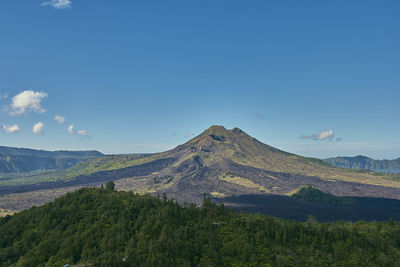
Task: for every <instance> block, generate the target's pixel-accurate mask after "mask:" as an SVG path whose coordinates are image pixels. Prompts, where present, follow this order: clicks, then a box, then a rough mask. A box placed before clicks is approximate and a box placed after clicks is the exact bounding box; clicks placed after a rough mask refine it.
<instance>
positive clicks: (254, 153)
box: [0, 126, 400, 210]
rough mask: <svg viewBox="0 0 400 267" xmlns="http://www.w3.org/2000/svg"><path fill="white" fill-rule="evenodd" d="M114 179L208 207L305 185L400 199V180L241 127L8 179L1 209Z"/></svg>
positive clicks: (1, 187)
mask: <svg viewBox="0 0 400 267" xmlns="http://www.w3.org/2000/svg"><path fill="white" fill-rule="evenodd" d="M110 180H112V181H115V184H116V189H118V190H125V191H130V190H132V191H134V192H138V193H141V194H144V193H149V194H152V195H162V194H164V193H165V194H166V195H167V196H168V197H169V198H173V199H176V200H178V201H179V202H180V203H184V202H188V203H196V204H201V202H202V199H203V196H204V194H207V195H209V196H211V197H212V198H213V199H214V200H215V201H220V202H223V203H226V204H227V205H233V206H240V205H241V203H240V201H239V202H234V201H233V200H232V199H233V198H236V200H241V198H240V196H246V195H250V196H256V195H260V196H270V195H273V196H286V195H287V194H290V193H291V192H293V191H294V190H297V189H299V188H300V187H302V186H304V185H309V186H313V187H315V188H318V189H320V190H322V191H323V192H326V193H329V194H333V195H336V196H358V197H373V198H393V199H400V178H399V176H396V175H387V174H382V173H375V172H372V171H357V170H349V169H343V168H337V167H333V166H330V165H329V164H327V163H325V162H323V161H322V160H318V159H314V158H306V157H302V156H298V155H295V154H291V153H287V152H284V151H281V150H279V149H277V148H274V147H272V146H269V145H266V144H263V143H261V142H260V141H258V140H256V139H255V138H253V137H251V136H249V135H248V134H246V133H245V132H244V131H242V130H240V129H238V128H234V129H232V130H227V129H225V128H224V127H222V126H212V127H210V128H209V129H207V130H205V131H204V132H203V133H201V134H200V135H198V136H196V137H195V138H193V139H192V140H189V141H188V142H186V143H185V144H183V145H180V146H177V147H176V148H174V149H172V150H169V151H166V152H162V153H156V154H150V155H112V156H104V157H100V158H96V159H93V160H90V161H87V162H83V163H80V164H78V165H76V166H74V167H71V168H69V169H66V170H60V171H55V172H50V173H46V174H42V175H36V176H30V177H23V178H19V177H17V178H15V179H8V180H3V181H2V180H0V208H3V209H7V210H20V209H25V208H29V207H30V206H31V205H33V204H35V205H39V204H43V203H46V202H48V201H50V200H52V199H54V198H55V197H57V196H60V195H62V194H64V193H65V192H69V191H74V190H76V189H77V188H80V187H83V186H99V185H101V184H105V183H106V182H107V181H110ZM236 200H235V201H236ZM242 204H243V203H242ZM246 205H247V204H246Z"/></svg>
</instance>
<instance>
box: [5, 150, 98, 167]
mask: <svg viewBox="0 0 400 267" xmlns="http://www.w3.org/2000/svg"><path fill="white" fill-rule="evenodd" d="M101 156H104V155H103V154H102V153H100V152H98V151H63V150H61V151H54V152H52V151H45V150H34V149H27V148H15V147H5V146H0V173H3V174H4V173H22V172H31V171H45V170H57V169H66V168H69V167H72V166H74V165H76V164H78V163H80V162H83V161H86V160H90V159H94V158H97V157H101Z"/></svg>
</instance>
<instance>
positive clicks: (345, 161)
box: [323, 155, 400, 173]
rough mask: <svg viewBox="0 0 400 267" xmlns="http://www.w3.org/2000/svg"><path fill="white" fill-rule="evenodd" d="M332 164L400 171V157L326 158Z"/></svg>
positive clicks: (374, 169)
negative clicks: (391, 158) (389, 158)
mask: <svg viewBox="0 0 400 267" xmlns="http://www.w3.org/2000/svg"><path fill="white" fill-rule="evenodd" d="M323 161H325V162H326V163H329V164H331V165H332V166H336V167H341V168H350V169H365V170H372V171H384V172H396V173H399V172H400V158H397V159H393V160H387V159H384V160H376V159H371V158H368V157H365V156H361V155H360V156H356V157H336V158H327V159H324V160H323Z"/></svg>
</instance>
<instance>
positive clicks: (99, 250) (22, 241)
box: [0, 184, 400, 267]
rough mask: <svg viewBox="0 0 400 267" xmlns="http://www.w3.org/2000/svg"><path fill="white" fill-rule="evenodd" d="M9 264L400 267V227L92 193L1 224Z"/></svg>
mask: <svg viewBox="0 0 400 267" xmlns="http://www.w3.org/2000/svg"><path fill="white" fill-rule="evenodd" d="M0 233H1V235H0V266H24V267H25V266H64V265H66V264H70V266H74V265H77V264H80V265H79V266H400V262H399V259H400V222H395V221H393V220H391V221H388V222H369V223H367V222H362V221H360V222H357V223H347V222H343V221H340V222H335V223H319V222H317V221H315V220H313V219H312V218H310V220H308V221H307V222H297V221H287V220H282V219H277V218H274V217H269V216H265V215H261V214H249V213H237V212H235V211H234V210H231V209H227V208H225V207H224V206H223V205H217V204H215V203H213V202H212V201H211V200H210V199H209V198H208V197H206V196H205V197H204V202H203V205H202V207H196V206H195V205H194V204H184V205H179V204H178V203H177V202H176V201H174V200H171V199H167V198H166V197H165V196H162V197H158V198H155V197H151V196H149V195H138V194H134V193H132V192H117V191H114V189H113V185H112V184H108V185H107V186H106V187H105V188H83V189H80V190H78V191H76V192H73V193H68V194H66V195H65V196H63V197H61V198H59V199H56V200H55V201H54V202H52V203H48V204H46V205H43V206H41V207H33V208H31V209H29V210H25V211H23V212H20V213H17V214H15V215H13V216H6V217H4V218H0Z"/></svg>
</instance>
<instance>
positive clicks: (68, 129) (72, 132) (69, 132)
mask: <svg viewBox="0 0 400 267" xmlns="http://www.w3.org/2000/svg"><path fill="white" fill-rule="evenodd" d="M74 127H75V126H74V125H73V124H71V125H70V126H68V128H67V131H68V134H69V135H74V134H75V131H74Z"/></svg>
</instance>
